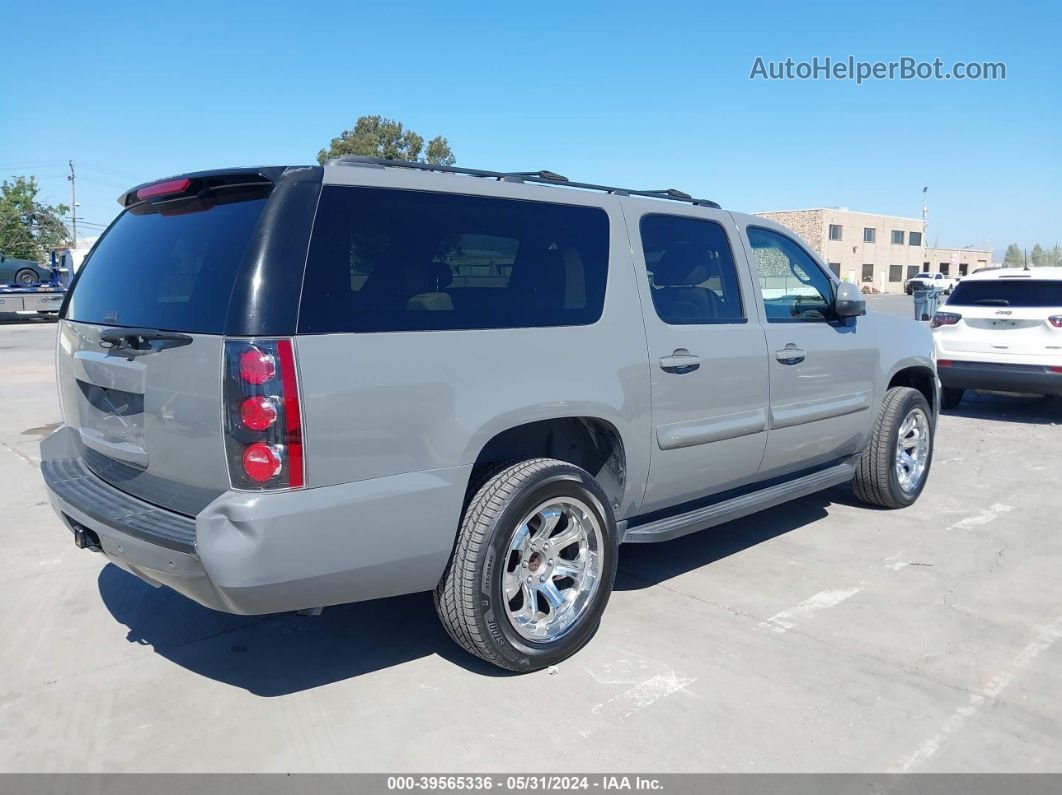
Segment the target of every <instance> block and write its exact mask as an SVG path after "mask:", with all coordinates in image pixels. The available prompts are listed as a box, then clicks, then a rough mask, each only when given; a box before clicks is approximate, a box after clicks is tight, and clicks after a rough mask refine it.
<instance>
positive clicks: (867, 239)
mask: <svg viewBox="0 0 1062 795" xmlns="http://www.w3.org/2000/svg"><path fill="white" fill-rule="evenodd" d="M877 237H878V230H877V229H875V228H874V227H872V226H864V227H863V242H864V243H873V242H874V241H875V240H877Z"/></svg>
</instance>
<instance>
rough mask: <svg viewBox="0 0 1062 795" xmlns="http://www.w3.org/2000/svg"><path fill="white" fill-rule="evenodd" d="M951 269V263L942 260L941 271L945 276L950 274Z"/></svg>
mask: <svg viewBox="0 0 1062 795" xmlns="http://www.w3.org/2000/svg"><path fill="white" fill-rule="evenodd" d="M950 269H951V263H950V262H942V263H940V272H941V273H943V274H944V275H945V276H947V275H948V271H949V270H950Z"/></svg>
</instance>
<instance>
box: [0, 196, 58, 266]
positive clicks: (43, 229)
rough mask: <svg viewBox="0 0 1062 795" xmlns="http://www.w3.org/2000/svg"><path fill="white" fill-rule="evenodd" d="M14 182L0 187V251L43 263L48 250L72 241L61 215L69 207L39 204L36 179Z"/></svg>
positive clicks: (10, 255) (9, 255) (11, 255)
mask: <svg viewBox="0 0 1062 795" xmlns="http://www.w3.org/2000/svg"><path fill="white" fill-rule="evenodd" d="M13 179H14V181H13V182H8V181H7V180H6V179H5V180H4V181H3V184H0V252H2V253H4V254H5V255H7V256H8V257H14V258H16V259H29V260H36V261H41V260H43V259H44V258H45V256H46V255H47V254H48V251H49V250H51V249H53V248H56V247H57V246H60V245H62V244H64V243H66V242H67V241H68V240H69V238H70V233H69V232H68V231H67V229H66V225H65V224H64V223H63V221H62V216H64V215H66V214H67V213H69V212H70V208H69V207H67V206H66V205H65V204H56V205H48V204H42V203H41V202H39V201H37V194H38V193H39V192H40V188H39V187H38V186H37V180H36V178H35V177H30V178H28V179H27V178H26V177H14V178H13Z"/></svg>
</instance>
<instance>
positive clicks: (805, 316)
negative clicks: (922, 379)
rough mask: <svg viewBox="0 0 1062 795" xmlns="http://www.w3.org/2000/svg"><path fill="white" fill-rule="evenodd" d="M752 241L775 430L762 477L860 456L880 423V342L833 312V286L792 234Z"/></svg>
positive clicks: (750, 233) (753, 235) (758, 231)
mask: <svg viewBox="0 0 1062 795" xmlns="http://www.w3.org/2000/svg"><path fill="white" fill-rule="evenodd" d="M745 231H746V236H745V244H746V245H747V247H748V251H749V259H750V260H751V263H752V266H753V270H754V272H755V273H756V276H757V280H758V283H759V285H758V286H759V292H760V298H761V300H762V302H763V308H764V312H763V328H764V332H765V334H766V338H767V351H768V369H769V371H770V381H771V407H770V432H769V434H768V438H767V450H766V453H765V454H764V458H763V465H762V466H761V468H760V477H761V478H771V477H776V476H784V475H786V474H790V473H794V472H798V471H801V470H804V469H810V468H814V467H816V466H819V465H823V464H827V463H829V462H832V461H834V460H837V459H839V458H843V457H845V456H848V455H851V454H853V453H858V452H859V451H861V450H862V449H863V447H864V446H865V445H866V442H867V437H868V435H869V431H870V429H871V426H872V424H873V417H872V416H871V413H872V412H874V411H876V410H877V407H876V406H875V405H874V386H875V379H876V375H877V372H878V367H879V363H878V360H879V353H878V349H877V346H876V341H875V340H874V339H873V338H872V337H871V336H868V335H867V334H865V333H860V332H861V328H860V325H861V324H860V322H859V320H858V319H855V320H849V321H847V322H845V321H842V320H838V319H837V318H835V317H834V314H833V296H834V283H833V281H832V280H831V279H830V277H829V276H828V275H827V273H826V270H825V269H824V268H823V267H822V266H821V265H820V264H819V263H818V262H817V261H816V260H815V258H814V257H812V256H811V255H810V254H809V253H808V252H807V251H806V250H805V249H804V248H803V246H801V245H800V244H799V243H797V242H796V240H794V239H793V238H792V237H790V236H788V235H786V234H783V233H782V232H781V231H779V230H777V229H774V228H770V229H769V228H766V227H760V226H749V227H747V228H746V230H745Z"/></svg>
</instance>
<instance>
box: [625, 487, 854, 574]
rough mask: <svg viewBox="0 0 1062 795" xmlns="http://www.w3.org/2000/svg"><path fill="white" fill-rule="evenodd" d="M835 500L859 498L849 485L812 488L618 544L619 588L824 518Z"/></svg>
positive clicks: (687, 568) (689, 567) (680, 570)
mask: <svg viewBox="0 0 1062 795" xmlns="http://www.w3.org/2000/svg"><path fill="white" fill-rule="evenodd" d="M832 503H843V504H856V502H855V497H854V495H853V494H852V493H851V489H850V488H849V487H848V486H839V487H837V488H834V489H829V490H827V491H823V492H820V493H818V494H812V495H810V496H808V497H802V498H801V499H798V500H794V501H792V502H788V503H786V504H784V505H779V506H778V507H776V508H770V509H768V510H766V511H761V512H760V513H755V514H753V515H752V516H746V517H745V518H744V519H736V520H735V521H732V522H727V523H726V524H722V525H719V526H717V527H712V528H709V529H707V530H703V531H700V532H696V533H692V534H691V535H688V536H683V537H682V538H677V539H675V540H674V541H665V542H663V543H659V544H624V545H623V546H621V547H620V555H619V573H618V574H617V576H616V590H617V591H636V590H640V589H642V588H648V587H650V586H652V585H658V584H659V583H661V582H665V581H667V580H670V579H671V578H673V577H678V576H679V575H681V574H685V573H686V572H689V571H693V570H694V569H699V568H701V567H702V566H707V565H708V564H710V563H714V562H716V561H717V560H722V559H723V558H727V557H730V556H731V555H734V554H737V553H738V552H742V551H744V550H746V549H749V548H751V547H754V546H756V545H757V544H762V543H763V542H764V541H769V540H770V539H772V538H775V537H777V536H780V535H785V534H786V533H788V532H790V531H791V530H796V529H797V528H799V527H803V526H804V525H807V524H810V523H812V522H815V521H818V520H819V519H823V518H825V517H826V515H827V511H826V509H827V507H828V506H829V505H831V504H832Z"/></svg>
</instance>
